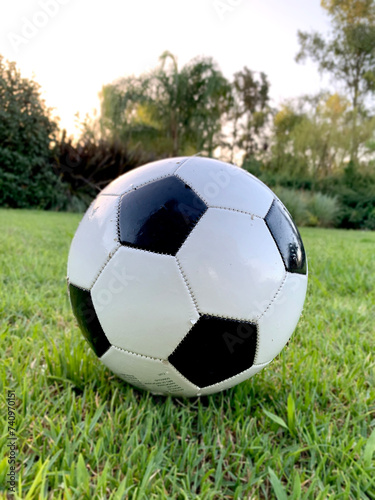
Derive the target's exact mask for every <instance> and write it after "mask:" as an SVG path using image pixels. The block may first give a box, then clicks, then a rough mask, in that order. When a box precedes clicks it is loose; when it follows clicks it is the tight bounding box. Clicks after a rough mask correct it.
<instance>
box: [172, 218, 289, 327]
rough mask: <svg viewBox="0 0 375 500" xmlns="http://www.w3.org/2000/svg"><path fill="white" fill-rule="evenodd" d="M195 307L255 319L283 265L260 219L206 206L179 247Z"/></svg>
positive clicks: (277, 281) (276, 286) (283, 273)
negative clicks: (202, 214) (205, 210)
mask: <svg viewBox="0 0 375 500" xmlns="http://www.w3.org/2000/svg"><path fill="white" fill-rule="evenodd" d="M177 259H178V261H179V263H180V266H181V269H182V270H183V273H184V275H185V277H186V279H187V281H188V283H189V284H190V287H191V289H192V293H193V295H194V297H195V299H196V302H197V306H198V309H199V312H200V313H202V314H211V315H213V316H222V317H228V318H236V319H243V320H248V321H251V320H256V318H257V317H258V316H260V315H261V314H262V312H263V311H264V310H265V308H266V307H267V306H268V304H269V303H270V301H271V300H272V299H273V297H274V296H275V294H276V293H277V291H278V289H279V288H280V287H281V285H282V283H283V281H284V279H285V276H286V270H285V267H284V264H283V260H282V258H281V255H280V252H279V251H278V249H277V246H276V245H275V242H274V240H273V238H272V235H271V233H270V231H269V230H268V228H267V226H266V224H265V222H264V220H263V219H261V218H259V217H252V216H251V215H249V214H243V213H241V212H235V211H232V210H223V209H218V208H209V209H208V210H207V212H206V213H205V214H204V216H203V217H202V219H201V220H200V222H199V224H198V225H197V226H196V228H195V229H194V230H193V231H192V232H191V234H190V236H189V237H188V238H187V240H186V241H185V243H184V244H183V245H182V247H181V248H180V250H179V252H178V253H177Z"/></svg>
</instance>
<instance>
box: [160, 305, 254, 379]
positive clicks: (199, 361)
mask: <svg viewBox="0 0 375 500" xmlns="http://www.w3.org/2000/svg"><path fill="white" fill-rule="evenodd" d="M256 344H257V327H256V325H255V324H253V323H248V322H243V321H235V320H231V319H225V318H217V317H214V316H209V315H204V316H201V317H200V318H199V320H198V321H197V323H196V324H195V325H194V326H193V328H192V329H191V330H190V332H189V333H188V334H187V335H186V337H185V338H184V339H183V340H182V342H181V343H180V344H179V345H178V346H177V348H176V349H175V351H174V352H173V353H172V354H171V355H170V356H169V358H168V360H169V361H170V363H171V364H172V365H173V366H174V367H175V368H177V370H178V371H179V372H180V373H182V375H184V377H186V378H187V379H188V380H190V381H191V382H193V383H194V384H196V385H197V386H198V387H207V386H209V385H213V384H217V383H218V382H222V381H223V380H226V379H228V378H230V377H233V376H234V375H238V374H239V373H241V372H243V371H244V370H247V369H248V368H250V367H251V366H252V365H253V362H254V357H255V349H256Z"/></svg>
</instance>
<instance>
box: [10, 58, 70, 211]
mask: <svg viewBox="0 0 375 500" xmlns="http://www.w3.org/2000/svg"><path fill="white" fill-rule="evenodd" d="M56 137H57V124H56V122H55V121H54V120H53V119H52V118H51V111H50V110H49V109H48V108H47V107H46V106H45V103H44V101H43V100H42V99H41V96H40V88H39V85H38V84H37V83H36V82H34V81H33V80H29V79H26V78H22V77H21V74H20V72H19V70H18V69H17V68H16V65H15V63H13V62H8V61H5V60H4V58H3V57H2V56H0V205H5V206H10V207H29V206H39V207H41V208H51V207H52V206H57V205H58V204H59V202H60V201H61V196H62V184H61V183H60V182H59V179H58V178H57V177H56V176H55V175H54V173H53V171H52V169H51V167H50V165H49V159H50V158H51V153H52V146H53V145H54V143H55V141H56Z"/></svg>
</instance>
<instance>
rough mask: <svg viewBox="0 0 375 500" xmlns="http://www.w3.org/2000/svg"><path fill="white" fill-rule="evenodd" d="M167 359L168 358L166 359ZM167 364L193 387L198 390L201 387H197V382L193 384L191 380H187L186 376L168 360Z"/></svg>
mask: <svg viewBox="0 0 375 500" xmlns="http://www.w3.org/2000/svg"><path fill="white" fill-rule="evenodd" d="M167 361H168V360H167ZM168 364H169V366H170V367H171V368H173V370H175V371H176V372H177V373H178V375H179V376H180V377H181V378H183V379H184V380H185V382H188V383H189V384H191V385H193V386H194V388H195V389H198V392H199V391H200V390H201V389H202V388H201V387H199V386H198V385H197V384H193V382H192V381H191V380H189V379H188V378H186V377H185V375H183V374H182V373H181V372H180V371H179V370H177V368H176V367H175V366H174V365H172V363H171V362H170V361H168Z"/></svg>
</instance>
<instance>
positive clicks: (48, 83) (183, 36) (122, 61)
mask: <svg viewBox="0 0 375 500" xmlns="http://www.w3.org/2000/svg"><path fill="white" fill-rule="evenodd" d="M298 30H302V31H311V30H316V31H320V32H327V31H328V30H329V22H328V19H327V16H326V15H325V13H324V10H323V9H322V8H321V7H320V0H303V1H301V0H283V1H280V0H189V1H185V2H182V1H181V0H180V1H178V0H174V1H173V0H158V1H155V0H106V1H98V0H17V1H15V2H9V1H5V0H1V1H0V54H2V55H3V56H4V57H5V58H6V59H9V60H11V61H15V62H16V63H17V65H18V67H19V68H20V70H21V73H22V75H23V76H25V77H34V78H35V80H36V81H37V82H38V83H39V84H40V85H41V87H42V89H41V90H42V95H43V98H44V99H45V101H46V104H47V105H48V106H50V107H52V108H54V113H55V115H56V116H59V117H60V119H61V120H60V125H61V127H64V128H66V129H67V131H68V133H69V134H77V133H78V132H77V130H78V129H77V128H76V126H77V121H76V119H75V115H76V113H77V112H78V113H79V115H80V117H82V118H83V117H84V116H85V115H86V113H92V110H93V108H95V107H96V108H98V106H99V98H98V94H99V92H100V90H101V88H102V86H103V85H104V84H107V83H111V82H112V81H114V80H115V79H117V78H119V77H122V76H126V75H131V74H134V75H139V74H141V73H143V72H147V71H150V70H152V69H153V68H155V67H156V66H157V65H158V64H159V56H160V55H161V54H162V53H163V52H164V51H165V50H168V51H170V52H172V53H173V54H174V55H176V56H177V59H178V64H179V66H183V65H184V64H185V63H186V62H188V61H189V60H191V59H192V58H194V57H196V56H199V55H204V56H211V57H213V59H214V60H215V61H216V62H217V64H218V66H219V68H220V69H221V71H222V72H223V74H224V75H225V76H226V77H227V78H228V79H232V77H233V74H234V73H235V72H236V71H240V70H241V69H242V68H243V67H244V66H247V67H249V68H250V69H251V70H254V71H263V72H265V73H266V74H267V76H268V78H269V81H270V83H271V91H270V94H271V98H272V104H273V105H275V106H277V105H279V104H280V103H281V102H282V101H283V100H285V99H287V98H291V97H295V96H298V95H301V94H309V93H315V92H317V91H319V90H320V89H321V88H322V87H323V86H325V87H326V86H327V85H326V82H325V81H324V80H322V79H321V77H320V76H319V74H318V72H317V69H316V67H315V66H314V65H313V64H312V63H309V62H308V63H307V64H303V65H302V64H297V63H296V62H295V60H294V58H295V55H296V53H297V51H298V40H297V31H298Z"/></svg>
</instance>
